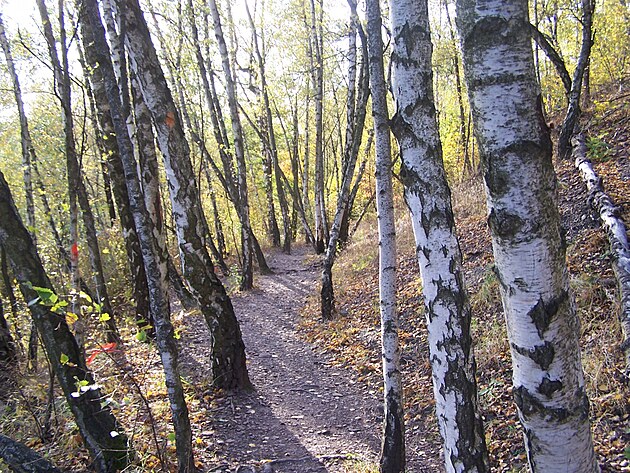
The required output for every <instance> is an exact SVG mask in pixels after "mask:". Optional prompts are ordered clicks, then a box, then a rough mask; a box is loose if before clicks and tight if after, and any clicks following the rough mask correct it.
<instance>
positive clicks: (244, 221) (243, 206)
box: [208, 0, 254, 289]
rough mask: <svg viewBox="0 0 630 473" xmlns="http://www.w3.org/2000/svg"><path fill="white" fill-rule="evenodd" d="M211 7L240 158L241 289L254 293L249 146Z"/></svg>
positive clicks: (214, 9) (217, 18) (220, 31)
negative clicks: (247, 157) (245, 142)
mask: <svg viewBox="0 0 630 473" xmlns="http://www.w3.org/2000/svg"><path fill="white" fill-rule="evenodd" d="M208 6H209V7H210V13H211V15H212V21H213V24H214V34H215V37H216V39H217V43H218V45H219V53H220V54H221V64H222V66H223V75H224V76H225V85H226V90H227V95H228V104H229V108H230V118H231V119H232V135H233V137H232V139H233V141H234V155H235V158H236V170H237V179H238V196H239V199H238V212H239V216H240V217H241V218H240V220H241V226H242V231H241V238H242V241H243V271H242V280H241V289H252V288H253V287H254V275H253V255H254V242H253V231H252V227H251V222H250V217H249V196H248V193H247V166H246V163H245V145H244V142H243V129H242V127H241V120H240V117H239V114H238V103H237V101H236V87H235V84H234V76H233V75H232V74H233V70H232V66H231V64H230V58H229V54H228V50H227V45H226V44H225V38H224V36H223V28H222V26H221V17H220V16H219V10H218V8H217V4H216V1H215V0H209V1H208Z"/></svg>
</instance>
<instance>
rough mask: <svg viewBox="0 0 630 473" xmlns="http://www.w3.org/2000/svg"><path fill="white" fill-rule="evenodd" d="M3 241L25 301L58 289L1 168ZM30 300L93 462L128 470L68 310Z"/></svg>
mask: <svg viewBox="0 0 630 473" xmlns="http://www.w3.org/2000/svg"><path fill="white" fill-rule="evenodd" d="M0 244H1V245H3V246H4V247H5V249H6V251H7V255H8V256H9V259H10V260H11V265H12V267H13V273H14V274H15V277H16V279H17V280H18V282H19V284H20V289H21V291H22V294H23V295H24V299H25V300H27V301H33V300H36V299H38V297H39V293H38V292H37V291H36V289H39V290H40V291H44V292H46V291H50V294H54V289H53V287H52V284H51V283H50V280H49V279H48V276H47V275H46V272H45V271H44V268H43V266H42V263H41V260H40V259H39V255H38V254H37V251H36V250H35V246H34V244H33V241H32V239H31V237H30V235H29V233H28V231H27V230H26V228H25V227H24V225H23V224H22V221H21V220H20V217H19V215H18V213H17V209H16V208H15V204H14V203H13V198H12V196H11V193H10V191H9V187H8V185H7V183H6V181H5V179H4V176H3V175H2V173H0ZM40 302H41V303H39V304H30V306H29V308H30V310H31V314H32V316H33V320H34V321H35V324H36V325H37V329H38V331H39V333H40V336H41V338H42V341H43V343H44V346H45V348H46V353H47V354H48V358H49V360H50V364H51V366H52V368H53V370H54V371H55V373H56V375H57V379H58V381H59V384H60V386H61V388H62V389H63V392H64V395H65V397H66V400H67V402H68V404H69V406H70V410H71V411H72V414H73V415H74V419H75V421H76V423H77V426H78V428H79V431H80V432H81V435H82V436H83V439H84V440H85V444H86V446H87V448H88V449H89V450H90V453H91V455H92V458H93V461H94V463H93V466H94V467H95V468H96V470H97V471H98V472H99V473H105V472H107V473H109V472H114V471H118V470H120V469H124V468H125V467H127V465H128V464H129V462H130V461H131V457H132V454H131V452H130V450H129V446H128V443H127V436H126V435H125V434H124V432H123V431H122V429H121V428H120V425H119V424H118V422H117V421H116V418H115V417H114V416H113V415H112V412H111V411H110V409H109V407H108V406H102V405H101V400H102V399H103V395H102V394H101V392H100V389H99V388H98V386H97V385H96V384H95V382H94V378H93V377H92V374H91V373H90V372H89V371H88V370H87V368H86V366H85V360H84V357H83V354H82V352H81V349H80V347H79V346H78V345H77V342H76V340H75V338H74V337H73V336H72V333H71V332H70V329H69V328H68V325H67V324H66V319H65V317H64V316H63V315H64V314H58V313H55V312H52V311H51V307H50V306H47V305H45V304H43V302H44V301H42V300H41V299H40ZM79 382H81V383H82V384H84V383H83V382H86V383H87V384H86V386H90V389H88V390H86V391H84V390H79V386H80V385H79V384H77V383H79Z"/></svg>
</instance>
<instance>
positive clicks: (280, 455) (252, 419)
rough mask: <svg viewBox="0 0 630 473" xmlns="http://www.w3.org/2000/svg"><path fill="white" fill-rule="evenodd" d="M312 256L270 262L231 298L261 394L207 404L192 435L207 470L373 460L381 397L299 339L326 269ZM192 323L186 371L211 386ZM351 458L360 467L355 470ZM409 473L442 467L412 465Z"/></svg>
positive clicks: (340, 466)
mask: <svg viewBox="0 0 630 473" xmlns="http://www.w3.org/2000/svg"><path fill="white" fill-rule="evenodd" d="M308 254H309V252H308V249H307V248H304V247H296V248H294V249H293V254H291V255H285V254H282V253H281V252H277V253H274V254H272V255H270V256H269V257H268V261H269V263H270V266H271V268H272V270H273V274H270V275H259V276H258V277H257V279H256V288H255V289H254V290H253V291H250V292H247V293H242V294H238V295H236V296H234V297H233V298H232V302H233V304H234V308H235V311H236V314H237V317H238V319H239V321H240V324H241V329H242V331H243V339H244V342H245V346H246V351H247V358H248V369H249V375H250V378H251V380H252V382H253V384H254V387H255V391H254V392H252V393H243V394H236V395H225V396H223V397H220V398H218V399H217V398H215V399H213V400H210V402H205V401H204V403H205V404H206V405H205V407H206V409H207V411H206V413H205V415H204V419H203V421H202V424H201V425H200V424H199V421H195V422H194V426H195V427H197V428H198V429H199V431H197V432H193V434H194V435H195V436H200V437H201V439H202V440H203V441H204V443H206V444H207V445H208V446H207V447H206V450H205V451H204V452H199V453H201V454H199V453H198V455H197V457H198V458H199V459H200V460H201V461H202V462H203V463H204V471H216V472H223V473H228V472H229V473H253V472H263V473H271V472H276V473H293V472H295V473H298V472H300V473H309V472H313V473H320V472H321V473H325V472H330V473H337V472H339V473H342V472H351V471H367V469H366V470H363V469H360V470H359V469H358V468H359V465H360V463H361V462H364V463H365V462H370V463H372V464H373V463H374V462H376V461H377V458H378V451H379V442H380V429H381V427H380V426H381V420H382V408H381V396H382V394H381V393H380V392H376V391H373V390H372V391H370V390H368V388H367V387H366V386H364V385H361V384H360V383H358V382H357V381H356V380H354V379H353V376H354V375H353V374H352V373H351V372H350V371H347V370H344V369H342V368H338V367H336V366H334V365H333V364H332V362H331V360H330V358H329V357H328V356H327V355H326V354H325V353H324V351H323V350H320V349H318V348H316V347H314V346H313V345H310V344H309V343H308V342H306V341H304V340H303V339H302V338H300V336H299V334H298V333H297V324H298V319H299V312H300V310H301V308H302V307H303V306H304V303H305V301H306V299H307V298H308V297H309V296H310V295H312V294H313V293H314V291H315V290H316V286H317V284H316V281H317V280H318V277H319V272H320V271H319V269H318V267H319V264H318V262H317V260H314V259H313V258H310V257H308ZM190 319H193V320H187V321H186V323H187V324H192V327H191V329H190V330H189V332H188V333H187V334H184V335H183V336H182V340H181V342H182V345H183V346H182V353H183V354H186V353H187V354H188V355H185V358H184V359H183V360H182V361H183V364H184V366H185V368H184V370H183V371H184V374H185V375H186V376H188V377H190V378H191V381H193V383H194V384H195V385H197V382H196V381H199V383H200V384H203V380H204V379H205V380H207V379H208V377H207V369H206V368H205V367H206V366H207V361H206V356H205V354H204V347H206V346H208V332H207V330H206V329H205V326H204V325H205V323H204V321H203V319H202V318H201V316H194V317H193V316H190ZM206 399H209V398H206ZM411 456H412V455H410V457H411ZM346 460H355V461H356V462H358V463H359V464H357V463H355V468H356V469H351V468H350V466H351V464H350V463H348V461H346ZM208 467H209V469H208ZM409 471H413V472H422V471H437V470H435V469H433V468H426V469H425V468H423V467H422V466H421V465H413V464H412V465H410V469H409Z"/></svg>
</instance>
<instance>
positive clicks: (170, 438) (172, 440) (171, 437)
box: [166, 432, 175, 442]
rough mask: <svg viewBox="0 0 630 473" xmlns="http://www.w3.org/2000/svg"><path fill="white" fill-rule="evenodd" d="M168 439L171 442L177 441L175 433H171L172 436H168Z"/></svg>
mask: <svg viewBox="0 0 630 473" xmlns="http://www.w3.org/2000/svg"><path fill="white" fill-rule="evenodd" d="M166 438H167V439H168V440H170V441H171V442H174V441H175V432H171V433H170V434H168V435H167V436H166Z"/></svg>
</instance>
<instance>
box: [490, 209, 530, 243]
mask: <svg viewBox="0 0 630 473" xmlns="http://www.w3.org/2000/svg"><path fill="white" fill-rule="evenodd" d="M488 226H489V227H490V230H492V233H493V234H495V235H496V236H498V237H499V238H503V239H511V238H514V237H515V236H516V235H517V234H518V233H519V232H520V231H521V230H522V228H523V227H524V226H525V220H523V219H522V218H521V217H519V216H518V215H515V214H512V213H510V212H508V211H506V210H503V209H492V210H491V211H490V216H489V217H488Z"/></svg>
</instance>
